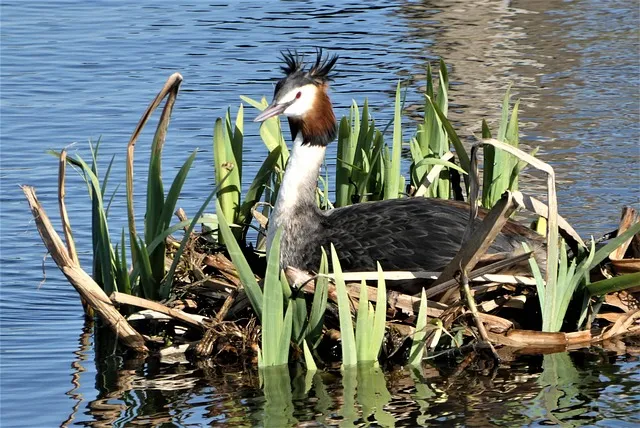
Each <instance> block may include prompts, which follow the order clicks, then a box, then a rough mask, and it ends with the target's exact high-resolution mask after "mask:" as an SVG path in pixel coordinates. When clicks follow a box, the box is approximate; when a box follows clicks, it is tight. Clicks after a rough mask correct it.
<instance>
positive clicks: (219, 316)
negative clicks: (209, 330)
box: [216, 288, 238, 322]
mask: <svg viewBox="0 0 640 428" xmlns="http://www.w3.org/2000/svg"><path fill="white" fill-rule="evenodd" d="M236 297H238V289H237V288H234V289H233V291H232V292H231V294H229V295H228V296H227V298H226V299H225V300H224V303H223V304H222V307H221V308H220V311H219V312H218V314H217V315H216V321H218V322H222V321H224V319H225V317H226V316H227V313H229V308H231V305H233V302H234V301H235V300H236Z"/></svg>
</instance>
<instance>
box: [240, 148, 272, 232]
mask: <svg viewBox="0 0 640 428" xmlns="http://www.w3.org/2000/svg"><path fill="white" fill-rule="evenodd" d="M280 157H281V150H280V147H276V148H275V149H274V150H273V151H272V152H271V153H269V155H268V156H267V158H266V159H265V160H264V162H262V165H260V169H259V170H258V172H257V173H256V176H255V177H254V178H253V181H252V182H251V185H250V186H249V189H247V192H246V193H245V195H244V201H243V202H242V205H241V206H240V210H239V212H238V220H237V222H238V224H239V225H241V226H242V227H243V233H242V234H243V237H244V235H245V233H246V230H247V225H248V224H249V223H250V222H251V209H252V208H253V207H254V206H255V204H256V203H258V202H259V201H260V198H262V194H263V192H264V189H265V187H266V186H267V185H268V184H269V180H270V179H271V175H272V174H273V171H274V168H275V165H276V164H277V163H278V160H279V159H280Z"/></svg>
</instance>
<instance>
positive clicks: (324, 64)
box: [307, 48, 338, 82]
mask: <svg viewBox="0 0 640 428" xmlns="http://www.w3.org/2000/svg"><path fill="white" fill-rule="evenodd" d="M337 60H338V55H327V56H326V57H324V58H323V55H322V48H317V49H316V62H315V64H313V66H312V67H311V68H310V69H309V71H308V72H307V74H308V75H309V77H310V78H312V79H313V80H318V81H320V82H326V81H327V80H331V78H332V77H333V76H332V75H331V74H330V73H331V70H332V69H333V66H334V65H336V61H337Z"/></svg>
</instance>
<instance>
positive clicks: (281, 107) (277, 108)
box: [253, 102, 289, 122]
mask: <svg viewBox="0 0 640 428" xmlns="http://www.w3.org/2000/svg"><path fill="white" fill-rule="evenodd" d="M287 107H289V104H287V103H285V104H276V103H275V102H273V103H271V105H270V106H269V107H267V108H266V109H264V110H263V111H262V113H260V114H259V115H258V116H256V118H255V119H253V121H254V122H264V121H265V120H267V119H269V118H271V117H274V116H278V115H279V114H282V112H283V111H285V110H286V109H287Z"/></svg>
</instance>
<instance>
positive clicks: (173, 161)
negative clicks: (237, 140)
mask: <svg viewBox="0 0 640 428" xmlns="http://www.w3.org/2000/svg"><path fill="white" fill-rule="evenodd" d="M639 15H640V11H639V9H638V5H637V2H636V1H631V0H629V1H595V0H592V1H586V0H585V1H553V0H552V1H512V2H508V1H489V0H465V1H431V2H417V1H406V2H403V1H370V2H366V4H365V2H331V1H320V2H304V1H282V2H275V1H274V2H261V3H254V2H181V1H178V2H173V3H172V4H168V3H163V6H158V5H157V4H154V2H149V1H146V0H141V1H138V2H135V3H131V2H123V1H110V2H105V1H96V2H82V1H54V2H35V1H29V2H21V1H4V2H2V3H1V5H0V19H1V28H0V37H1V43H0V53H1V58H0V84H1V87H0V96H1V99H2V101H1V115H0V142H1V148H0V150H1V152H0V162H1V165H0V180H1V181H0V186H1V189H0V234H1V238H2V239H0V257H1V260H2V262H1V267H0V268H1V281H0V282H1V285H0V321H1V331H0V340H1V344H0V347H1V348H0V364H1V366H0V385H1V389H0V406H1V408H0V410H1V416H0V425H1V426H3V427H5V426H6V427H10V426H29V427H34V426H56V425H61V424H64V425H73V424H79V425H96V426H101V425H105V426H106V425H109V426H110V425H111V424H112V423H114V424H116V425H120V426H122V425H127V424H156V425H160V424H163V423H164V424H166V426H170V425H177V426H197V425H199V424H213V425H218V424H221V425H228V426H243V425H245V426H246V425H252V424H258V425H259V424H267V425H273V426H281V425H283V424H293V423H296V422H300V423H305V424H306V425H310V426H313V425H314V424H316V425H323V424H325V425H326V424H334V423H336V424H338V423H341V422H342V423H344V424H348V423H352V422H354V421H355V422H357V423H364V419H363V418H365V419H366V418H369V417H370V418H375V419H376V420H378V421H379V422H380V423H381V424H388V423H390V421H391V420H393V419H396V424H398V425H405V426H411V425H416V424H426V423H433V424H442V425H450V424H458V425H470V426H485V425H488V424H496V425H509V426H511V425H521V424H527V425H528V424H534V425H538V424H545V423H547V422H557V421H563V422H568V423H571V424H576V425H577V424H593V425H602V426H611V425H618V426H628V425H631V424H633V423H640V420H638V416H637V414H638V410H639V409H640V375H639V370H638V369H639V368H640V367H639V366H640V364H639V363H638V359H637V357H633V356H629V355H619V356H616V355H615V354H612V353H607V352H604V351H600V350H592V351H591V352H586V353H584V352H581V353H574V354H572V355H571V356H569V355H568V354H559V355H556V356H554V357H549V356H547V357H544V358H543V357H528V358H521V359H519V360H517V361H516V362H514V363H512V364H509V365H505V366H503V367H500V368H499V369H498V370H497V371H496V372H493V373H487V372H485V371H483V370H482V369H477V370H471V371H469V372H465V373H463V374H462V375H460V376H457V377H451V376H450V374H451V373H450V372H447V371H446V370H445V369H442V368H441V369H440V370H436V369H435V368H425V370H423V371H422V372H421V373H418V374H416V373H412V372H410V371H392V372H390V373H386V374H385V375H384V376H383V379H382V381H381V382H380V376H382V375H381V374H378V375H375V374H371V375H370V376H368V377H367V376H365V377H364V378H360V379H359V378H358V375H356V374H354V375H353V376H352V378H353V379H352V378H350V377H349V376H351V375H346V376H345V377H340V376H335V375H333V374H330V373H329V374H323V375H318V376H317V377H316V378H314V379H307V380H305V379H304V376H303V377H302V378H300V376H297V375H296V374H295V373H292V374H291V377H292V388H291V389H288V391H289V392H287V391H284V392H283V391H281V390H277V391H280V392H281V393H280V394H275V395H272V396H271V398H270V397H269V396H267V398H265V395H264V393H263V389H261V388H260V386H259V385H260V379H259V378H258V374H257V373H256V372H254V371H251V370H247V371H246V372H241V373H238V372H228V371H225V370H223V369H212V368H207V367H203V366H191V365H163V364H159V363H158V362H155V361H147V362H144V361H142V362H137V361H122V360H121V359H120V358H119V357H117V356H113V355H111V352H109V351H108V350H107V351H105V352H99V353H97V354H96V352H95V350H94V346H93V341H94V334H93V333H94V332H93V328H92V326H90V325H85V322H84V320H83V317H82V310H81V307H80V304H79V300H78V296H77V294H76V292H75V291H74V290H73V288H72V287H71V286H70V285H69V284H68V283H67V281H66V280H65V279H64V277H63V276H62V274H61V273H60V272H59V271H58V270H57V269H56V268H55V265H54V264H53V263H52V262H51V260H49V259H47V260H45V261H44V262H43V258H44V255H45V254H44V247H43V246H42V244H41V241H40V238H39V236H38V234H37V232H36V229H35V225H34V223H33V221H32V219H31V215H30V213H29V211H28V208H27V204H26V202H25V200H24V197H23V195H22V193H21V191H20V189H19V187H18V185H19V184H30V185H33V186H35V187H36V189H37V191H38V195H39V197H40V199H41V201H42V202H43V203H44V205H45V208H46V209H47V210H48V212H49V215H50V216H51V217H52V219H53V221H54V222H56V221H58V216H57V200H56V192H57V163H56V160H55V158H53V157H52V156H51V155H49V154H47V153H46V152H47V150H50V149H55V150H59V149H61V148H63V147H67V146H70V148H69V150H70V151H72V152H73V151H77V152H78V153H80V154H81V155H82V156H83V157H84V158H85V159H88V158H89V157H90V154H89V151H88V143H87V141H88V140H89V139H92V140H94V141H95V140H97V139H98V138H101V140H102V145H101V152H102V156H103V160H104V162H105V167H106V162H108V159H109V158H110V157H111V156H112V155H114V154H115V155H116V163H115V166H114V171H113V174H112V177H114V179H113V181H114V182H116V181H120V182H121V184H122V186H121V188H120V192H119V194H120V195H122V194H123V193H124V182H123V180H122V179H121V178H119V177H123V172H124V158H125V151H126V144H127V142H128V139H129V136H130V134H131V132H132V131H133V129H134V127H135V125H136V123H137V122H138V120H139V117H140V115H141V114H142V112H143V111H144V109H145V108H146V107H147V105H148V104H149V102H150V101H151V100H152V99H153V97H154V96H155V94H156V93H157V91H158V90H159V89H160V87H161V86H162V84H163V83H164V81H165V80H166V78H167V77H168V76H169V75H170V74H171V73H173V72H176V71H179V72H180V73H181V74H182V75H183V77H184V83H183V85H182V90H181V93H180V96H179V98H178V101H177V104H176V107H175V110H174V114H173V118H172V123H171V128H170V131H169V135H168V141H167V146H166V147H165V156H164V170H165V179H168V178H169V177H172V176H173V175H174V173H175V170H176V169H177V168H178V167H179V166H180V165H181V164H182V162H183V161H184V159H186V157H187V156H188V154H189V153H190V152H191V151H192V150H194V149H195V148H199V154H198V157H197V159H196V162H195V164H194V167H193V169H192V172H191V174H190V176H189V179H188V180H187V184H186V190H185V192H184V193H183V196H184V197H183V199H182V200H181V202H180V205H181V206H182V207H184V209H185V210H186V211H187V213H193V212H194V211H195V210H196V209H197V208H198V207H199V205H200V203H201V201H202V198H204V197H205V195H207V194H208V193H209V191H210V189H211V186H212V184H213V169H212V149H211V141H212V130H213V124H214V121H215V119H216V117H218V116H221V115H223V114H224V111H225V109H226V108H227V107H229V106H231V108H232V110H233V111H234V112H235V110H236V109H237V106H238V105H239V103H240V99H239V95H248V96H251V97H253V98H258V97H261V96H267V98H269V99H270V97H271V94H272V90H273V89H272V88H273V82H274V81H275V79H276V78H278V77H279V75H280V72H279V70H278V67H279V62H278V59H277V56H278V52H279V51H280V50H282V49H286V48H298V49H301V50H303V51H305V52H311V51H312V48H313V47H314V46H322V47H325V48H327V49H329V50H331V51H332V52H336V53H338V54H339V55H340V58H341V59H340V61H339V63H338V67H337V72H338V73H337V76H336V79H335V82H334V83H333V85H332V88H333V89H332V100H333V102H334V105H335V109H336V114H337V115H338V116H342V115H344V114H347V113H348V107H349V105H350V103H351V100H352V99H356V101H358V102H359V103H360V104H362V102H363V101H364V99H365V98H368V99H369V103H370V106H371V107H372V110H373V115H374V117H375V118H376V121H377V123H379V124H382V123H386V122H387V121H388V120H389V119H390V118H391V117H392V115H393V110H392V102H393V94H394V89H395V85H396V82H397V81H398V80H401V81H402V82H403V83H404V84H406V85H408V88H409V89H408V95H407V107H408V110H409V111H413V110H415V109H416V108H417V107H419V106H421V105H422V103H423V101H422V96H421V91H422V90H423V87H424V74H425V71H424V70H425V67H426V64H427V62H428V61H431V62H432V63H433V62H434V61H436V60H437V59H438V58H439V57H442V58H444V59H445V61H446V62H447V64H448V66H449V68H450V80H451V83H452V88H451V92H450V106H451V107H450V108H451V110H452V112H451V115H450V116H451V118H453V120H454V121H455V123H456V126H457V127H458V130H459V134H460V135H462V136H464V137H465V139H466V140H467V141H472V140H473V135H474V134H479V132H480V123H481V120H482V118H486V119H487V120H488V122H489V123H490V124H493V127H494V129H495V126H496V123H497V120H498V114H499V108H500V102H501V100H502V97H503V95H504V92H505V90H506V88H507V87H508V85H509V84H512V91H513V92H514V94H515V96H516V97H518V98H520V99H521V115H520V117H521V132H522V136H521V144H522V145H523V146H524V147H525V148H527V149H533V148H534V147H540V152H539V155H538V156H539V157H540V158H541V159H543V160H545V161H547V162H549V163H550V164H551V165H552V166H553V167H554V168H555V170H556V174H557V177H558V193H559V204H560V212H561V214H563V215H564V216H565V217H567V219H568V220H569V221H570V222H571V223H572V224H573V225H574V226H575V227H576V229H577V230H578V231H579V232H580V233H581V234H582V235H584V236H587V235H589V234H594V235H601V234H603V233H604V232H607V231H610V230H612V229H614V228H615V227H616V225H617V220H618V216H619V213H620V209H621V207H622V206H623V205H634V206H636V208H637V207H638V203H639V202H640V120H639V119H640V116H639V111H640V104H639V100H640V93H639V89H640V54H639V52H640V38H639V28H640V25H639V24H640V16H639ZM254 114H255V110H253V109H251V108H247V109H246V112H245V117H246V118H251V117H253V115H254ZM410 120H411V119H409V118H407V119H406V122H407V124H409V122H410ZM152 126H153V125H151V126H149V127H147V131H145V132H144V133H143V135H142V137H141V140H139V142H138V145H137V154H136V175H137V179H138V180H139V181H138V184H137V187H136V189H137V190H136V192H137V194H138V197H137V200H138V203H139V204H140V205H139V206H136V210H137V212H138V213H140V212H142V210H143V208H144V206H143V203H144V202H143V201H144V197H143V196H142V192H143V186H142V185H141V183H143V182H144V180H145V178H146V164H147V162H148V158H147V156H146V155H147V152H148V147H149V146H150V140H151V137H152V131H150V129H153V128H152ZM245 130H246V140H245V141H248V142H249V144H248V146H247V147H246V148H245V151H246V153H245V155H244V157H245V162H248V163H247V165H248V166H246V167H245V171H247V172H246V173H245V174H246V176H252V172H255V170H256V169H257V167H258V166H259V165H260V163H261V161H262V159H263V157H264V156H265V153H266V149H265V148H264V147H263V145H262V143H261V142H260V140H259V137H258V127H257V125H256V124H253V123H250V122H249V121H248V120H247V123H246V128H245ZM334 148H335V146H334ZM334 157H335V152H331V151H330V153H329V156H328V165H329V167H330V168H331V166H332V162H333V159H334ZM115 177H118V178H115ZM541 183H542V181H541V179H540V176H539V175H538V174H536V173H531V175H530V176H528V179H527V183H525V184H524V185H523V187H524V188H525V190H527V189H529V190H530V191H531V192H533V193H537V194H540V192H541V190H540V189H541V187H540V186H541ZM247 184H248V183H245V185H247ZM83 186H84V185H83V184H82V181H81V180H80V179H79V178H78V177H77V176H76V175H75V174H73V172H72V171H70V173H69V174H68V181H67V192H68V196H67V204H68V209H69V216H70V219H71V223H72V226H73V228H74V233H75V236H76V241H77V245H78V248H79V250H80V251H81V254H80V257H81V262H82V263H83V265H84V266H90V256H91V254H90V236H89V235H90V233H89V232H90V229H89V224H90V215H89V214H90V212H89V204H88V202H87V195H86V191H85V188H84V187H83ZM124 225H125V206H124V201H123V199H122V198H121V197H120V198H119V199H117V200H116V202H115V203H114V206H113V207H112V211H111V223H110V226H111V227H112V229H113V230H114V231H115V232H119V231H120V228H121V227H123V226H124ZM43 266H44V270H45V272H46V279H44V275H43ZM43 279H44V280H43ZM558 367H561V368H562V370H559V371H558ZM550 379H555V380H554V381H550ZM263 381H264V382H265V385H264V386H265V390H268V387H269V385H268V379H266V378H265V379H263ZM305 382H306V383H305ZM354 382H355V383H354ZM376 382H377V383H376ZM372 383H373V384H374V386H371V385H372ZM355 384H357V385H359V387H357V388H356V387H355ZM554 385H555V386H554ZM279 388H281V386H279ZM354 388H356V389H354ZM376 388H377V389H376ZM285 390H287V388H285ZM371 391H374V392H373V395H374V396H375V397H377V398H375V400H378V401H374V402H373V403H374V404H375V403H377V404H375V405H376V406H378V407H379V409H378V413H376V414H375V415H373V416H369V413H368V412H369V409H370V408H371V406H372V401H371V397H369V395H370V394H369V392H371ZM273 396H277V397H280V400H282V401H279V400H275V401H274V400H273V398H272V397H273ZM380 400H382V401H380ZM374 407H375V406H374ZM363 415H364V416H363ZM368 420H372V419H368Z"/></svg>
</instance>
